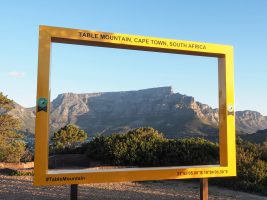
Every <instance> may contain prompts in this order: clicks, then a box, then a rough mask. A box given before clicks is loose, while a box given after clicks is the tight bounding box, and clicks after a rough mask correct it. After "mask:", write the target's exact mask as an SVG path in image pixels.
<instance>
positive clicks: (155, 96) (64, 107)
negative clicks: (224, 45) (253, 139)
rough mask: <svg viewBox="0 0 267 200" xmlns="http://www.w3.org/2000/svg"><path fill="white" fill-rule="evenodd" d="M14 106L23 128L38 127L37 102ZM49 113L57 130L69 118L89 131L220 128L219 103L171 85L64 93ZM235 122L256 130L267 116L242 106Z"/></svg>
mask: <svg viewBox="0 0 267 200" xmlns="http://www.w3.org/2000/svg"><path fill="white" fill-rule="evenodd" d="M14 110H15V111H14ZM14 110H13V111H12V112H11V114H12V115H16V116H17V117H18V118H19V117H20V116H21V117H20V118H21V119H22V121H23V123H24V126H25V127H24V129H25V130H26V129H27V130H28V131H30V132H34V130H33V128H34V127H32V126H33V125H34V116H35V111H34V108H23V107H22V106H20V107H19V106H17V107H16V109H14ZM23 111H24V112H23ZM50 118H51V131H52V132H53V131H55V130H57V129H59V128H61V127H62V126H64V125H66V124H68V123H74V124H76V125H78V126H79V127H80V128H82V129H84V130H86V131H87V132H88V133H89V134H90V133H93V134H96V133H100V134H110V133H112V132H123V131H127V130H129V129H132V128H135V127H138V126H152V127H154V128H157V129H159V130H160V131H162V132H164V133H166V134H167V136H169V137H179V136H181V137H182V136H186V135H188V136H190V135H191V136H193V135H201V136H205V135H207V134H208V135H214V134H215V133H217V132H218V128H217V126H218V109H217V108H211V107H210V106H209V105H207V104H202V103H201V102H198V101H195V99H194V97H192V96H187V95H183V94H180V93H174V92H173V90H172V87H170V86H168V87H158V88H148V89H142V90H133V91H119V92H95V93H82V94H76V93H63V94H59V95H58V96H57V97H56V98H55V99H54V100H53V101H52V102H51V114H50ZM236 125H237V130H238V132H239V133H241V134H244V133H255V132H256V131H258V130H260V129H265V128H267V117H265V116H263V115H261V114H260V113H259V112H257V111H249V110H245V111H237V112H236ZM29 126H30V127H29Z"/></svg>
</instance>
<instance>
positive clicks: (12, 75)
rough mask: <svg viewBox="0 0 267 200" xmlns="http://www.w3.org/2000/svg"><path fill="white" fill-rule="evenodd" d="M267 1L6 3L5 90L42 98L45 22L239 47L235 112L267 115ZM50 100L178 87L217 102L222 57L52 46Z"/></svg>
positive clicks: (28, 99) (2, 6) (30, 99)
mask: <svg viewBox="0 0 267 200" xmlns="http://www.w3.org/2000/svg"><path fill="white" fill-rule="evenodd" d="M266 21H267V1H264V0H254V1H252V0H251V1H250V0H248V1H241V0H236V1H230V0H229V1H228V0H226V1H221V2H220V3H219V2H218V1H208V0H206V1H205V0H203V1H197V0H187V1H183V0H173V1H171V0H165V1H156V0H153V1H152V0H147V1H141V0H135V1H130V0H128V1H127V0H124V1H123V0H121V1H119V0H113V1H85V0H84V1H81V0H78V1H62V0H58V1H50V0H46V1H27V0H24V1H12V0H6V1H5V0H2V1H1V2H0V24H1V31H0V36H1V37H0V58H1V59H0V91H1V92H3V93H4V94H5V95H8V97H9V98H11V99H13V100H14V101H16V102H17V103H19V104H21V105H23V106H25V107H31V106H34V105H35V102H36V99H35V98H36V84H37V63H38V28H39V25H48V26H57V27H67V28H77V29H84V30H97V31H103V32H115V33H124V34H132V35H143V36H152V37H158V38H171V39H178V40H189V41H200V42H207V43H217V44H226V45H232V46H234V65H235V107H236V110H256V111H259V112H261V113H262V114H263V115H265V116H267V93H266V89H267V81H266V78H265V77H266V74H267V59H266V47H267V37H266V36H267V26H266ZM51 56H52V57H51V58H52V59H51V98H52V99H54V98H56V96H57V95H58V94H60V93H63V92H75V93H86V92H105V91H127V90H138V89H145V88H151V87H162V86H172V88H173V91H174V92H179V93H181V94H186V95H189V96H193V97H195V99H196V100H197V101H200V102H202V103H205V104H208V105H210V106H212V107H217V106H218V103H217V101H218V89H217V88H218V84H217V82H218V79H217V75H218V74H217V59H215V58H207V57H199V56H186V55H177V54H175V55H174V54H164V53H155V52H142V51H133V50H120V49H109V48H102V47H90V46H79V45H67V44H53V46H52V52H51Z"/></svg>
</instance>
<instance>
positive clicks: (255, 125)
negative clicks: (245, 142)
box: [236, 110, 267, 133]
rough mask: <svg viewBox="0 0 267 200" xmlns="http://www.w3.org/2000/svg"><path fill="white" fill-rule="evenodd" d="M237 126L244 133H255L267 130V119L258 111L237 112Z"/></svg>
mask: <svg viewBox="0 0 267 200" xmlns="http://www.w3.org/2000/svg"><path fill="white" fill-rule="evenodd" d="M236 126H237V127H238V130H239V131H240V132H242V133H255V132H256V131H258V130H263V129H266V128H267V117H265V116H263V115H261V114H260V113H259V112H256V111H251V110H245V111H237V112H236Z"/></svg>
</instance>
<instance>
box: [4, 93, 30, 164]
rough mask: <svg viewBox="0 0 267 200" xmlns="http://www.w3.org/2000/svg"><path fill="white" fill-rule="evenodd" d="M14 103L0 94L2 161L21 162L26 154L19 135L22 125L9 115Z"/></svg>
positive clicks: (23, 143)
mask: <svg viewBox="0 0 267 200" xmlns="http://www.w3.org/2000/svg"><path fill="white" fill-rule="evenodd" d="M13 107H14V104H13V101H12V100H10V99H8V98H7V96H4V95H3V93H1V92H0V161H1V162H19V161H20V158H21V157H22V156H23V154H24V152H25V142H24V141H23V140H22V139H23V136H22V135H21V134H19V133H18V131H19V129H20V123H19V120H18V119H15V118H14V117H12V116H11V115H9V114H8V111H10V110H11V109H13Z"/></svg>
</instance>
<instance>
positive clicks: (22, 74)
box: [8, 71, 25, 78]
mask: <svg viewBox="0 0 267 200" xmlns="http://www.w3.org/2000/svg"><path fill="white" fill-rule="evenodd" d="M8 75H9V76H10V77H14V78H22V77H24V76H25V73H24V72H17V71H12V72H9V73H8Z"/></svg>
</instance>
